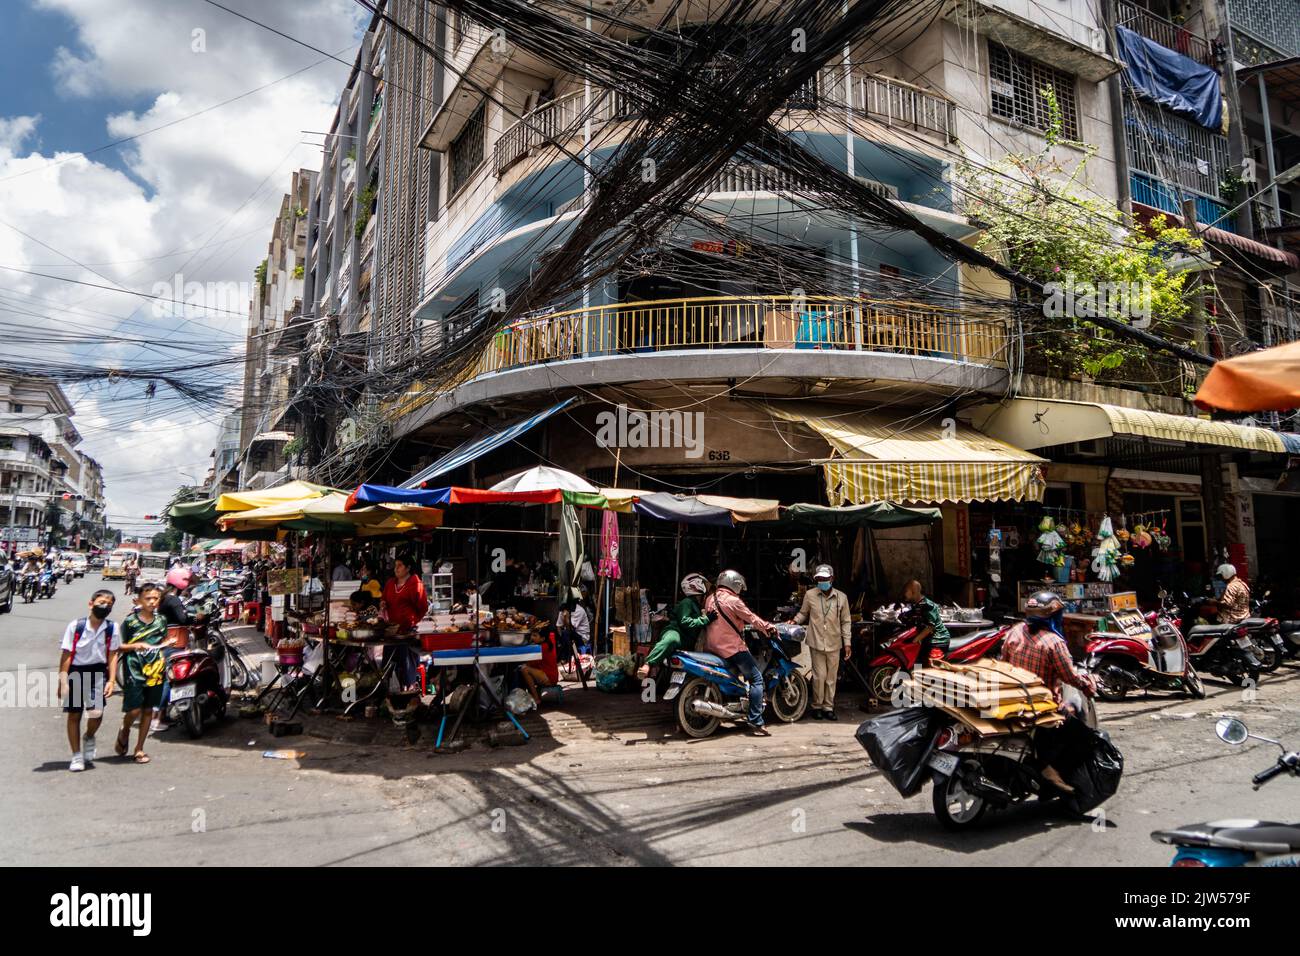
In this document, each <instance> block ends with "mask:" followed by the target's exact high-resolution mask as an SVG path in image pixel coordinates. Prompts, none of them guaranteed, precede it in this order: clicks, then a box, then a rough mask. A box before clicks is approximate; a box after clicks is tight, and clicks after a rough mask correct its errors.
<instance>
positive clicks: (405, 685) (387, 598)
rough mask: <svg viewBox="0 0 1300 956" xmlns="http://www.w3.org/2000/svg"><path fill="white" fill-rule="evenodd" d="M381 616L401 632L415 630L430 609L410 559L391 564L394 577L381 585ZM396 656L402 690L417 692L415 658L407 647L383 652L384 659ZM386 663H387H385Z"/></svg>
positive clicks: (417, 682)
mask: <svg viewBox="0 0 1300 956" xmlns="http://www.w3.org/2000/svg"><path fill="white" fill-rule="evenodd" d="M383 607H384V616H385V617H386V618H387V620H388V623H389V624H396V625H397V628H398V630H399V631H400V632H402V633H404V634H405V633H409V632H411V631H414V630H415V626H416V624H418V623H419V622H420V620H421V619H422V618H423V617H424V615H425V612H426V611H428V610H429V599H428V597H427V596H426V595H425V592H424V582H423V581H421V580H420V578H419V576H418V575H415V574H412V573H411V559H410V558H409V557H408V556H406V555H405V554H402V555H398V557H397V558H396V560H394V561H393V576H392V577H391V578H389V580H388V583H387V584H385V585H384V604H383ZM391 655H396V657H397V679H398V682H399V683H400V684H401V686H402V689H403V690H409V689H410V688H412V687H415V688H417V689H418V687H419V680H420V674H419V671H418V670H417V663H418V661H417V657H416V654H415V651H414V650H413V649H412V648H410V647H404V646H394V647H389V648H386V649H385V652H384V656H385V658H387V657H389V656H391ZM385 664H387V660H385Z"/></svg>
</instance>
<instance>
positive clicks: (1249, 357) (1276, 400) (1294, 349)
mask: <svg viewBox="0 0 1300 956" xmlns="http://www.w3.org/2000/svg"><path fill="white" fill-rule="evenodd" d="M1195 402H1196V404H1197V405H1198V406H1200V407H1201V408H1205V409H1215V408H1218V409H1222V410H1223V411H1225V412H1285V411H1288V410H1290V409H1292V408H1300V342H1291V343H1289V344H1287V345H1278V346H1275V347H1273V348H1271V349H1262V350H1261V351H1258V352H1250V353H1247V354H1246V355H1238V356H1237V357H1236V358H1230V359H1224V360H1223V361H1222V362H1216V363H1215V365H1214V367H1213V368H1211V369H1210V374H1208V375H1206V376H1205V381H1204V383H1202V385H1201V389H1200V391H1198V392H1197V393H1196V398H1195Z"/></svg>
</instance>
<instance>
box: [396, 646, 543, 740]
mask: <svg viewBox="0 0 1300 956" xmlns="http://www.w3.org/2000/svg"><path fill="white" fill-rule="evenodd" d="M541 659H542V648H541V646H540V645H538V644H524V645H521V646H519V647H479V648H477V649H475V648H472V647H471V648H468V649H457V650H446V651H433V652H432V653H429V654H425V655H423V656H422V658H421V660H425V661H427V664H428V666H431V667H437V668H444V667H466V666H469V667H473V668H474V679H475V681H476V683H477V684H478V685H479V686H480V687H482V688H484V689H485V690H486V691H487V692H488V696H489V697H491V698H492V702H493V703H494V704H496V705H497V706H498V707H500V708H501V711H502V713H504V714H505V715H506V717H508V718H509V720H510V722H511V723H512V724H514V725H515V729H516V730H518V731H519V733H520V734H521V735H523V738H524V740H529V739H530V737H529V735H528V731H526V730H524V727H523V724H521V723H519V721H518V720H516V719H515V715H514V714H512V713H510V710H509V708H507V707H506V705H505V701H504V700H502V699H501V698H500V697H498V696H497V693H496V690H495V689H494V688H493V687H492V685H491V684H490V683H488V682H487V681H485V680H484V679H483V677H484V675H483V672H482V666H483V665H484V664H487V665H492V664H524V663H527V662H529V661H540V660H541ZM439 678H441V674H439ZM440 689H441V685H440ZM440 696H443V699H444V700H445V699H446V697H445V695H441V694H440ZM467 710H469V706H468V705H466V706H465V707H464V708H462V709H461V711H460V713H458V714H457V715H456V722H455V723H454V724H453V725H452V728H451V735H450V737H448V738H447V739H448V740H455V739H456V734H457V733H458V732H459V731H460V725H461V721H462V720H463V719H464V717H465V712H466V711H467ZM446 727H447V713H446V709H445V708H444V710H443V714H442V721H441V723H440V724H439V725H438V739H437V742H436V743H435V744H434V749H437V748H438V747H441V746H442V740H443V731H444V730H445V729H446Z"/></svg>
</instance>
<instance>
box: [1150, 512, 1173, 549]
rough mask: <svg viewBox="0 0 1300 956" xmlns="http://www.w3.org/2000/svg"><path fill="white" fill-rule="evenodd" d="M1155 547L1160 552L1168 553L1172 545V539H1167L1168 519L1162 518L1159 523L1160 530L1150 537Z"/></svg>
mask: <svg viewBox="0 0 1300 956" xmlns="http://www.w3.org/2000/svg"><path fill="white" fill-rule="evenodd" d="M1152 540H1153V541H1154V542H1155V546H1156V547H1157V548H1159V549H1160V550H1161V551H1168V550H1169V549H1170V548H1171V547H1172V546H1173V543H1174V539H1173V538H1171V537H1169V518H1168V517H1166V518H1163V519H1162V520H1161V522H1160V530H1159V531H1157V532H1156V533H1155V534H1153V535H1152Z"/></svg>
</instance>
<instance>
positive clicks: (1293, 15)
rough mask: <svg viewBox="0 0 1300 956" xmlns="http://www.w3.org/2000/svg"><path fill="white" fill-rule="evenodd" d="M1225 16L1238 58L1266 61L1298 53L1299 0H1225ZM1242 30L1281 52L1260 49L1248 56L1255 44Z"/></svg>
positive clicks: (1299, 47) (1299, 35) (1299, 31)
mask: <svg viewBox="0 0 1300 956" xmlns="http://www.w3.org/2000/svg"><path fill="white" fill-rule="evenodd" d="M1228 19H1229V20H1230V21H1231V23H1232V32H1233V40H1234V52H1235V53H1237V60H1238V61H1239V62H1247V63H1254V62H1267V61H1268V60H1277V59H1282V58H1284V57H1288V56H1296V55H1300V0H1228ZM1242 32H1244V33H1246V34H1249V36H1250V38H1252V39H1255V40H1258V41H1260V42H1262V43H1263V44H1266V45H1267V46H1268V47H1270V48H1271V49H1272V50H1275V51H1277V53H1280V54H1281V56H1276V55H1274V54H1273V53H1272V52H1271V51H1268V52H1263V55H1262V56H1260V57H1258V59H1257V58H1255V57H1253V56H1250V55H1249V53H1250V52H1251V49H1250V48H1251V47H1253V46H1255V44H1251V43H1250V42H1248V41H1247V40H1245V38H1243V37H1242V36H1240V34H1241V33H1242ZM1243 48H1245V49H1244V50H1243ZM1243 54H1244V55H1243Z"/></svg>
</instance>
